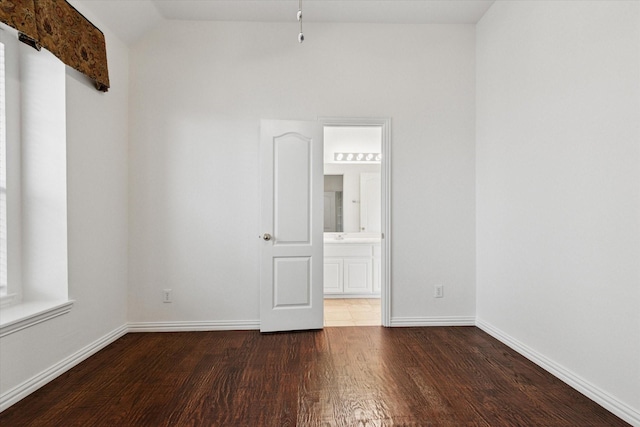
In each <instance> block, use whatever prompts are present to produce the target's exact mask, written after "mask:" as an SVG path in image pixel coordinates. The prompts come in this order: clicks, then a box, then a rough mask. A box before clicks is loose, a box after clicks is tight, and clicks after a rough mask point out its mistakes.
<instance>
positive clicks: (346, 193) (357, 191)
mask: <svg viewBox="0 0 640 427" xmlns="http://www.w3.org/2000/svg"><path fill="white" fill-rule="evenodd" d="M389 125H390V123H389V120H388V119H380V120H377V119H325V120H324V121H323V140H324V275H323V277H324V279H323V280H324V283H323V284H324V289H323V290H324V325H325V326H379V325H384V326H388V325H389V317H390V315H389V307H390V305H389V295H390V292H389V281H388V277H389V244H388V242H389V240H388V239H389V234H388V231H389V219H390V218H389V206H388V205H389V188H390V186H389V154H390V153H389V137H390V129H389Z"/></svg>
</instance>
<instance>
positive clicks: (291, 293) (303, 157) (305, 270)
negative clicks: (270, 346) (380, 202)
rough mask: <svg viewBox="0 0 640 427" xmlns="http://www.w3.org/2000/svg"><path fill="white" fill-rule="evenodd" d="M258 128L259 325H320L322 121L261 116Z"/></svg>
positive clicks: (288, 328) (266, 328)
mask: <svg viewBox="0 0 640 427" xmlns="http://www.w3.org/2000/svg"><path fill="white" fill-rule="evenodd" d="M260 133H261V135H260V144H261V147H260V150H261V153H260V157H261V158H260V163H261V180H262V188H261V195H262V200H261V209H262V211H261V226H262V230H261V233H262V234H261V237H262V239H263V241H262V243H261V246H262V248H261V262H260V330H261V331H262V332H273V331H291V330H299V329H321V328H322V325H323V300H322V298H323V290H322V287H323V283H322V273H323V271H322V268H323V259H322V258H323V248H322V246H323V235H322V232H323V225H324V224H323V193H324V189H323V187H324V182H323V152H322V127H321V125H320V124H319V123H316V122H297V121H281V120H262V121H261V124H260Z"/></svg>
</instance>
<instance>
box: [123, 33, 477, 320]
mask: <svg viewBox="0 0 640 427" xmlns="http://www.w3.org/2000/svg"><path fill="white" fill-rule="evenodd" d="M297 33H298V30H297V27H296V25H295V24H294V23H292V24H283V23H208V22H167V23H166V25H163V26H162V28H158V29H156V30H155V31H152V32H151V33H150V34H148V35H147V37H146V38H144V39H143V40H141V41H140V42H139V43H137V44H136V45H134V46H133V47H132V50H131V52H132V54H131V75H130V78H131V115H130V120H131V150H130V154H131V157H130V183H131V193H130V207H131V209H130V211H131V222H130V230H131V234H130V236H131V247H130V249H131V253H130V270H129V271H130V275H129V278H130V287H131V293H132V295H131V305H130V307H131V309H130V311H129V317H130V320H131V321H138V322H155V321H167V322H172V321H229V322H234V321H243V320H248V321H257V320H258V319H259V307H258V301H259V268H258V267H259V248H260V247H259V243H260V241H259V240H258V239H257V236H258V233H260V232H261V231H263V230H260V229H259V200H260V194H259V175H258V170H259V163H258V160H259V151H258V148H259V120H260V119H261V118H266V119H315V118H317V117H329V116H330V117H335V116H342V117H391V118H392V128H393V135H392V151H393V160H392V167H393V172H392V174H393V176H392V180H393V181H392V182H393V189H392V192H393V194H392V200H393V201H392V205H393V206H392V210H393V220H392V230H393V242H392V250H393V254H392V263H393V276H392V281H393V283H392V287H393V290H392V294H393V300H392V317H424V318H426V317H429V316H444V315H448V316H466V317H468V318H473V316H474V314H475V312H474V304H475V290H474V288H475V283H474V281H475V273H474V271H475V270H474V262H475V252H474V250H475V248H474V239H475V227H474V221H475V213H474V206H475V199H474V197H475V187H474V179H475V172H474V167H475V164H474V129H475V124H474V114H475V110H474V98H475V91H474V90H475V88H474V46H475V40H474V27H473V26H469V25H460V26H436V25H433V26H428V25H371V24H359V25H357V24H306V26H305V36H306V40H305V42H304V44H302V45H300V44H298V42H297ZM435 283H443V284H445V287H446V290H445V294H446V298H444V299H439V300H434V299H433V298H432V294H433V285H434V284H435ZM163 288H172V289H173V296H174V302H173V303H171V304H163V303H162V289H163Z"/></svg>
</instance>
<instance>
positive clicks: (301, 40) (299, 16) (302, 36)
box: [297, 0, 304, 43]
mask: <svg viewBox="0 0 640 427" xmlns="http://www.w3.org/2000/svg"><path fill="white" fill-rule="evenodd" d="M297 16H298V22H300V33H299V34H298V42H299V43H302V42H303V41H304V34H302V0H298V15H297Z"/></svg>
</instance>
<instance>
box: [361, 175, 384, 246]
mask: <svg viewBox="0 0 640 427" xmlns="http://www.w3.org/2000/svg"><path fill="white" fill-rule="evenodd" d="M380 203H381V201H380V174H379V173H361V174H360V231H363V232H365V233H380V230H381V212H382V211H381V204H380Z"/></svg>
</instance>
